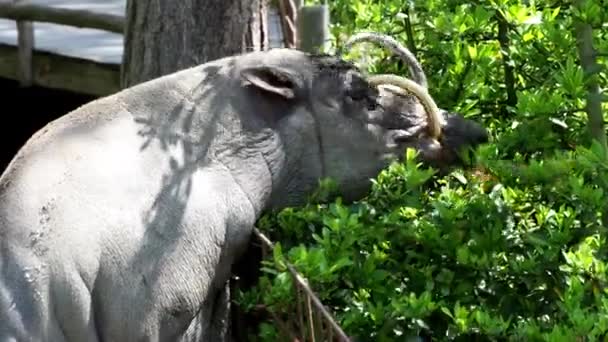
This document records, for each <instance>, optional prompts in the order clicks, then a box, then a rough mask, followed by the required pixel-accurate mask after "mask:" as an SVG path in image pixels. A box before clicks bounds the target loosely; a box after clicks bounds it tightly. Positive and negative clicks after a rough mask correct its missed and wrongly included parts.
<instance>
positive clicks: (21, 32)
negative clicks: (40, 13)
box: [13, 0, 34, 87]
mask: <svg viewBox="0 0 608 342" xmlns="http://www.w3.org/2000/svg"><path fill="white" fill-rule="evenodd" d="M13 1H14V2H15V3H17V2H19V1H23V0H13ZM17 46H18V48H19V84H20V85H21V86H22V87H29V86H31V85H32V84H33V79H32V51H33V50H34V26H33V23H32V22H30V21H17Z"/></svg>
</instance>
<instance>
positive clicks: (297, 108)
mask: <svg viewBox="0 0 608 342" xmlns="http://www.w3.org/2000/svg"><path fill="white" fill-rule="evenodd" d="M240 77H241V80H242V82H243V84H245V85H246V87H245V89H246V91H248V92H249V94H250V96H253V98H254V99H255V101H256V102H257V105H256V107H257V108H262V109H264V113H263V116H264V117H266V120H267V124H268V125H269V126H270V127H272V130H273V132H275V134H276V137H278V140H279V144H278V145H277V144H274V145H272V144H268V146H267V148H274V149H277V150H280V151H281V152H280V153H284V157H282V160H283V161H282V162H281V163H282V165H280V166H277V165H271V166H270V167H271V168H273V167H277V169H280V170H282V171H281V172H283V173H284V174H283V175H282V176H281V177H278V179H279V180H280V182H281V184H275V185H274V193H273V206H274V207H280V206H284V205H293V204H297V203H301V202H302V201H303V200H305V198H306V196H307V195H308V194H309V193H310V191H312V190H314V189H315V188H316V187H317V185H318V181H319V179H320V178H324V177H330V178H332V179H333V180H334V181H336V183H337V184H338V186H339V189H340V193H341V195H342V196H344V198H345V199H347V200H350V199H357V198H359V197H361V196H363V195H365V193H366V191H368V190H369V187H370V185H371V181H370V180H371V178H374V177H375V176H377V174H378V173H379V172H380V171H381V170H382V169H383V168H384V167H386V166H387V165H388V163H389V162H390V161H391V160H393V159H394V158H398V157H400V156H402V155H404V151H405V148H406V147H407V146H409V145H411V143H412V141H411V140H407V139H403V132H407V131H409V130H411V129H412V128H413V125H416V124H415V123H412V122H409V121H407V120H403V117H402V114H403V113H402V112H400V111H394V110H390V108H388V109H384V108H383V106H382V103H379V102H380V101H381V100H382V98H381V97H379V91H378V88H377V87H376V85H375V84H373V83H370V82H369V81H368V80H367V79H366V76H364V75H362V74H361V73H360V71H359V70H358V69H357V67H355V66H354V65H353V64H351V63H347V62H345V61H343V60H341V59H339V58H337V57H333V56H327V55H323V56H316V55H308V54H304V53H302V52H298V51H295V50H280V49H277V50H271V51H269V52H266V53H265V55H264V57H263V58H260V59H259V60H257V61H255V63H254V62H251V63H248V65H247V66H246V67H243V68H242V69H241V71H240ZM386 82H387V81H386V80H383V81H382V83H386ZM389 83H390V81H389ZM400 86H401V85H400V84H399V83H395V85H394V87H400ZM422 128H424V127H422ZM269 153H272V152H269Z"/></svg>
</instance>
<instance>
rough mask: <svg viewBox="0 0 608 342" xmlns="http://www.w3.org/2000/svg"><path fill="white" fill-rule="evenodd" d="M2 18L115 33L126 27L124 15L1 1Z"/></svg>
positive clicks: (0, 16)
mask: <svg viewBox="0 0 608 342" xmlns="http://www.w3.org/2000/svg"><path fill="white" fill-rule="evenodd" d="M0 18H7V19H12V20H29V21H40V22H47V23H54V24H61V25H69V26H74V27H81V28H92V29H99V30H104V31H109V32H114V33H123V29H124V27H125V18H124V16H119V15H113V14H105V13H95V12H91V11H87V10H76V9H67V8H55V7H48V6H44V5H37V4H13V3H5V2H0Z"/></svg>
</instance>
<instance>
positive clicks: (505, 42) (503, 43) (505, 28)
mask: <svg viewBox="0 0 608 342" xmlns="http://www.w3.org/2000/svg"><path fill="white" fill-rule="evenodd" d="M496 20H497V22H498V42H499V43H500V50H501V52H502V65H503V68H504V69H505V86H506V88H507V106H510V107H515V106H516V105H517V92H516V91H515V75H514V71H513V66H512V65H511V57H510V56H509V23H508V22H507V19H506V18H505V17H504V16H503V15H502V13H500V11H496ZM503 110H504V112H503V114H506V108H504V109H503Z"/></svg>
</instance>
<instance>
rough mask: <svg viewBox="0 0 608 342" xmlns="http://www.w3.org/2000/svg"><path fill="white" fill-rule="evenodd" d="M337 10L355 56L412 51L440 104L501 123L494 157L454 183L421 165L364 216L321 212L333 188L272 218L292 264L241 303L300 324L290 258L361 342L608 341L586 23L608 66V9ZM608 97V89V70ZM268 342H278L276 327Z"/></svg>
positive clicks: (452, 5)
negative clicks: (398, 48) (387, 43)
mask: <svg viewBox="0 0 608 342" xmlns="http://www.w3.org/2000/svg"><path fill="white" fill-rule="evenodd" d="M408 4H409V5H408ZM330 6H331V9H332V20H333V22H334V26H333V28H332V30H333V31H332V32H333V36H334V38H335V43H336V46H337V47H339V45H340V42H341V41H343V40H344V38H345V37H347V36H349V35H351V34H353V33H354V32H356V31H361V30H371V31H379V32H385V33H389V34H392V35H393V36H395V37H396V38H397V39H399V40H401V41H404V42H409V43H408V44H409V46H410V48H412V49H415V51H416V54H417V56H418V57H419V59H420V60H421V62H422V64H423V66H424V67H425V70H426V71H427V75H428V77H429V83H430V87H431V89H430V91H431V93H432V95H433V96H434V97H435V98H436V101H437V102H438V104H440V106H441V107H443V108H446V109H450V110H454V111H459V112H461V113H463V114H465V115H466V116H468V117H473V118H476V119H477V120H479V121H482V122H484V123H485V124H486V126H488V127H489V128H490V130H491V132H492V135H493V141H492V143H490V144H488V145H486V146H483V147H482V148H480V149H479V151H478V154H477V159H478V160H477V166H476V167H475V168H473V169H470V170H455V171H454V172H452V173H451V174H449V175H447V176H444V177H439V176H437V175H436V174H435V173H434V171H433V170H432V169H428V168H425V167H423V166H421V165H417V164H416V163H415V162H414V156H415V152H414V151H411V150H410V151H407V154H406V156H405V158H404V161H403V162H399V163H398V162H395V163H393V164H391V166H390V167H388V168H387V169H386V170H384V171H383V172H382V173H381V174H380V175H378V177H376V178H375V179H374V183H373V188H372V190H371V191H370V193H369V195H368V196H367V197H366V198H364V199H362V200H360V201H357V202H355V203H349V204H345V203H342V201H341V200H340V198H338V199H336V200H332V201H329V203H327V204H319V203H324V202H323V201H319V200H322V199H326V198H328V197H327V196H329V195H330V194H331V193H332V187H331V184H332V183H331V181H330V180H328V181H326V182H324V183H323V184H322V187H321V189H320V190H321V191H319V193H318V194H316V197H315V198H313V199H311V201H310V203H309V204H308V205H306V206H304V207H302V208H287V209H285V210H282V211H281V212H279V213H269V214H268V215H266V216H264V217H263V218H262V219H261V220H260V221H259V222H258V225H259V227H260V229H261V230H263V231H265V232H266V233H267V234H268V235H269V236H270V237H271V239H272V240H274V241H277V242H278V245H277V248H276V249H275V251H274V253H275V255H274V258H272V260H266V261H264V265H263V268H262V270H263V271H264V272H263V275H262V276H261V277H260V279H259V281H258V283H257V285H256V286H255V287H254V288H252V289H249V290H247V291H244V292H241V293H239V294H238V302H239V303H240V304H241V305H242V306H243V307H244V308H252V307H253V306H254V305H255V304H263V305H265V306H266V308H267V309H268V310H271V311H274V312H276V313H285V314H288V313H289V311H288V310H289V308H290V304H291V303H293V300H294V299H293V291H292V284H291V281H290V278H289V276H288V273H287V272H286V270H285V267H284V265H283V261H282V260H283V258H286V259H287V260H289V261H290V262H291V263H293V264H294V265H295V266H296V268H297V269H298V270H299V271H300V272H301V273H302V274H303V275H304V276H305V277H306V278H307V279H308V280H309V281H310V284H311V286H312V288H313V289H314V291H315V292H317V293H318V295H319V297H320V299H321V300H322V301H323V303H324V304H325V305H326V306H327V307H328V308H329V309H330V310H331V312H332V313H333V314H334V315H335V317H336V319H337V321H338V323H339V324H340V325H341V326H342V327H343V329H344V330H345V331H346V333H347V334H348V335H350V336H354V337H356V340H357V341H401V340H405V339H406V337H411V336H423V337H424V336H426V337H432V339H433V340H462V341H466V340H470V339H474V340H522V341H577V340H580V341H582V340H588V341H599V340H603V339H604V338H606V337H607V336H608V289H607V287H606V286H607V285H608V284H607V276H608V273H607V270H606V267H607V265H606V260H607V259H606V256H607V252H608V245H607V241H606V237H607V234H606V226H605V224H603V222H605V221H608V197H607V195H606V192H607V191H608V162H607V160H606V158H605V155H604V152H603V149H602V148H601V146H600V145H598V144H591V140H590V138H589V136H588V133H587V131H588V130H587V129H586V125H587V117H586V115H585V112H584V111H583V108H584V105H585V101H584V99H585V77H584V74H583V72H582V69H581V67H580V65H579V60H578V56H577V52H576V51H577V50H576V45H575V38H574V36H573V32H574V28H573V20H574V19H573V18H574V17H575V16H578V17H582V18H587V19H586V20H587V21H589V22H591V23H592V25H593V27H594V28H596V30H595V32H596V37H595V38H596V41H595V42H594V44H595V45H596V48H597V49H598V50H599V51H608V39H607V38H608V37H607V35H608V34H607V32H608V29H607V27H608V25H607V24H606V20H605V19H606V17H607V16H608V14H607V12H608V11H606V10H605V9H606V8H608V4H607V3H606V2H605V1H604V2H602V1H598V0H595V1H588V2H587V5H586V7H585V11H583V12H577V11H575V10H572V9H571V8H570V3H568V2H564V1H544V2H534V1H513V0H496V1H473V2H466V3H465V2H462V1H454V0H429V1H421V0H420V1H419V0H414V1H409V2H407V3H406V2H405V1H394V0H393V1H389V0H386V1H383V2H378V1H371V0H359V1H347V0H336V1H333V2H331V3H330ZM602 9H603V10H602ZM408 38H409V40H408ZM501 50H502V52H501ZM372 51H373V52H374V53H373V54H372V58H371V59H370V64H369V65H368V69H369V70H370V72H374V73H379V72H382V73H384V72H392V73H399V74H404V75H406V74H407V72H406V69H405V68H404V66H403V65H400V64H399V63H396V62H395V60H394V59H392V58H390V53H387V52H384V51H383V50H380V49H372ZM349 56H350V57H352V58H354V59H355V60H359V58H360V54H359V52H358V51H353V52H352V53H351V54H349ZM598 62H599V63H600V64H601V65H603V66H604V67H605V63H606V60H605V57H600V58H599V60H598ZM598 79H599V82H600V84H601V86H602V87H604V88H605V87H606V83H607V82H606V80H607V77H606V72H605V69H604V70H603V71H601V72H600V73H599V77H598ZM604 109H606V107H605V106H604ZM604 112H606V110H605V111H604ZM254 340H260V341H270V340H272V341H275V340H277V335H276V329H275V327H274V326H273V325H272V323H271V322H270V321H269V322H265V323H263V324H262V325H261V326H260V328H259V333H258V336H257V337H256V338H255V339H254Z"/></svg>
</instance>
